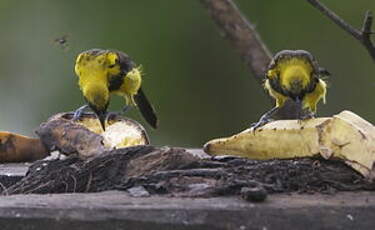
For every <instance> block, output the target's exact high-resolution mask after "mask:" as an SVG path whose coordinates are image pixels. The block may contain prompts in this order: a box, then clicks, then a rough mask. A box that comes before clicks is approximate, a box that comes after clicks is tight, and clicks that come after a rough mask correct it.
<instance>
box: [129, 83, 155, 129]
mask: <svg viewBox="0 0 375 230" xmlns="http://www.w3.org/2000/svg"><path fill="white" fill-rule="evenodd" d="M134 99H135V102H136V103H137V106H138V108H139V110H140V111H141V114H142V116H143V117H144V119H145V120H146V121H147V122H148V123H149V124H150V125H151V126H152V127H153V128H155V129H156V128H157V127H158V118H157V116H156V112H155V109H154V108H153V107H152V105H151V103H150V102H149V101H148V99H147V97H146V95H145V94H144V93H143V91H142V88H140V89H139V90H138V93H137V94H136V95H135V97H134Z"/></svg>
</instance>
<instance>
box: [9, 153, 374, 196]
mask: <svg viewBox="0 0 375 230" xmlns="http://www.w3.org/2000/svg"><path fill="white" fill-rule="evenodd" d="M113 189H116V190H126V191H128V192H129V193H130V194H131V195H133V196H149V195H152V194H164V195H169V196H177V197H211V196H226V195H239V194H241V195H242V197H244V198H245V199H250V200H263V199H264V198H265V197H266V195H267V193H289V192H301V193H316V192H318V193H334V192H336V191H357V190H375V183H374V182H372V183H370V182H368V181H366V180H365V179H364V178H363V177H362V176H361V175H360V174H358V173H357V172H355V171H353V170H352V169H351V168H349V167H348V166H346V165H345V164H344V163H342V162H335V161H326V160H323V159H318V158H317V159H298V160H297V159H295V160H266V161H256V160H249V159H244V158H237V157H221V158H207V159H201V158H199V157H197V156H195V155H193V154H191V153H189V152H188V151H187V150H185V149H182V148H169V147H163V148H156V147H152V146H138V147H131V148H126V149H119V150H114V151H111V152H109V153H105V154H103V155H101V156H98V157H95V158H93V159H91V160H86V161H84V160H81V159H79V158H78V157H74V156H70V157H68V158H67V159H64V160H53V161H38V162H36V163H34V164H33V165H31V167H30V169H29V171H28V173H27V175H26V177H24V178H23V179H22V180H21V181H19V182H18V183H16V184H14V185H12V186H11V187H9V188H7V189H6V190H4V191H2V194H4V195H5V194H20V193H23V194H25V193H66V192H99V191H105V190H113Z"/></svg>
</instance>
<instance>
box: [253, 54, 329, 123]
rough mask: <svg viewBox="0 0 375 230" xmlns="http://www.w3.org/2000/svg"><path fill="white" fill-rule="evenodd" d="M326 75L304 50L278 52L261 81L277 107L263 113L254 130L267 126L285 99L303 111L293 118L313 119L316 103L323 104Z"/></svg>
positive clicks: (325, 90) (326, 72) (325, 71)
mask: <svg viewBox="0 0 375 230" xmlns="http://www.w3.org/2000/svg"><path fill="white" fill-rule="evenodd" d="M327 75H329V73H328V71H327V70H325V69H324V68H321V67H319V65H318V62H317V61H316V59H315V58H314V57H313V56H312V55H311V54H310V53H309V52H307V51H305V50H283V51H280V52H278V53H277V54H276V55H275V56H274V57H273V59H272V61H271V63H270V64H269V66H268V68H267V71H266V74H265V82H264V88H265V89H266V90H267V92H268V93H269V95H270V96H271V97H273V98H274V99H275V100H276V106H275V107H274V108H273V109H271V110H270V111H268V112H267V113H265V114H264V115H263V116H262V118H261V119H260V121H259V122H258V123H256V124H255V127H259V126H261V125H263V124H265V123H267V122H268V121H269V120H270V118H271V117H272V115H273V114H274V113H275V112H277V110H278V109H280V108H282V107H283V106H284V104H285V102H286V101H287V100H288V99H292V100H293V101H295V102H296V103H297V104H298V105H300V107H301V111H304V113H303V115H297V117H295V118H296V119H306V118H311V117H314V116H315V114H316V107H317V104H318V102H319V101H320V100H323V102H324V103H325V97H326V92H327V85H326V83H325V81H324V80H322V79H321V77H322V76H327ZM301 114H302V113H301Z"/></svg>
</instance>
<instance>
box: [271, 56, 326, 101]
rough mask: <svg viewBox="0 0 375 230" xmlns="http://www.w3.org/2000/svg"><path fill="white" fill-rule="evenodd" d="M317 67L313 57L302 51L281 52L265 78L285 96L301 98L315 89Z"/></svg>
mask: <svg viewBox="0 0 375 230" xmlns="http://www.w3.org/2000/svg"><path fill="white" fill-rule="evenodd" d="M318 75H319V67H318V64H317V62H316V60H315V59H314V57H313V56H312V55H311V54H310V53H309V52H307V51H304V50H283V51H280V52H279V53H277V54H276V55H275V57H274V58H273V60H272V62H271V64H270V65H269V67H268V71H267V73H266V77H267V78H268V79H270V80H271V81H272V82H273V84H274V85H275V86H276V87H279V88H280V89H279V90H280V91H282V92H283V93H284V94H285V95H288V96H290V97H292V98H302V97H303V95H304V94H305V93H306V92H307V91H309V89H311V88H313V87H315V86H314V84H315V83H316V79H317V76H318Z"/></svg>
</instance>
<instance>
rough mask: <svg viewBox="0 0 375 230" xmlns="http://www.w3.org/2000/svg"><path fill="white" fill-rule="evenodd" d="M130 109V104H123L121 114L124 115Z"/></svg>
mask: <svg viewBox="0 0 375 230" xmlns="http://www.w3.org/2000/svg"><path fill="white" fill-rule="evenodd" d="M130 109H131V106H130V105H125V106H124V108H122V112H121V113H122V114H123V115H125V113H127V112H128V111H129V110H130Z"/></svg>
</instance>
